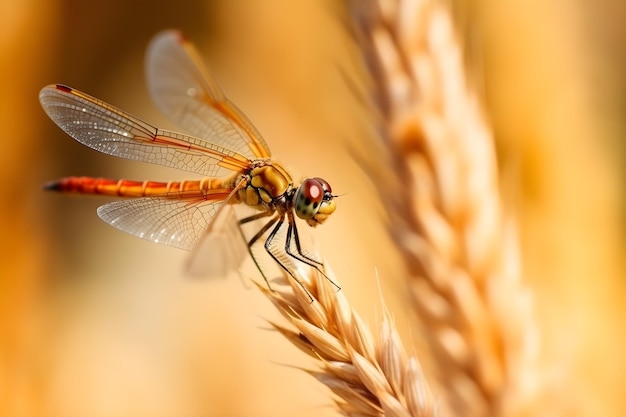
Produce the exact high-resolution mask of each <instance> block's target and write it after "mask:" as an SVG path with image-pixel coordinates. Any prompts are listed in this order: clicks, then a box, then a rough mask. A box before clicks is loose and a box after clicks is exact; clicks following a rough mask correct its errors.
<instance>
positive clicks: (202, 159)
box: [39, 85, 250, 177]
mask: <svg viewBox="0 0 626 417" xmlns="http://www.w3.org/2000/svg"><path fill="white" fill-rule="evenodd" d="M39 101H40V102H41V105H42V107H43V109H44V110H45V111H46V113H47V114H48V116H49V117H50V118H51V119H52V120H53V121H54V122H55V123H56V124H57V125H58V126H59V127H60V128H61V129H63V130H64V131H65V132H66V133H67V134H69V135H70V136H71V137H73V138H74V139H76V140H77V141H78V142H80V143H82V144H83V145H86V146H89V147H90V148H93V149H95V150H97V151H100V152H103V153H106V154H109V155H113V156H118V157H121V158H126V159H132V160H136V161H143V162H149V163H152V164H158V165H164V166H167V167H171V168H177V169H180V170H183V171H189V172H194V173H197V174H200V175H203V176H206V177H215V176H223V175H225V174H226V173H228V170H230V171H243V170H245V169H247V168H248V167H249V164H250V160H249V159H248V158H246V157H245V156H243V155H241V154H238V153H236V152H234V151H232V150H229V149H226V148H223V147H221V146H219V145H216V144H213V143H210V142H207V141H206V140H203V139H199V138H194V137H191V136H186V135H182V134H179V133H174V132H169V131H165V130H161V129H157V128H156V127H153V126H151V125H149V124H148V123H146V122H144V121H142V120H139V119H137V118H136V117H133V116H131V115H130V114H128V113H126V112H124V111H122V110H120V109H117V108H115V107H113V106H111V105H110V104H107V103H105V102H103V101H101V100H98V99H96V98H93V97H91V96H89V95H87V94H85V93H82V92H80V91H78V90H74V89H72V88H70V87H66V86H63V85H51V86H47V87H44V88H43V89H42V90H41V92H40V93H39Z"/></svg>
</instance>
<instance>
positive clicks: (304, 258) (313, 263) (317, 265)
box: [285, 213, 341, 291]
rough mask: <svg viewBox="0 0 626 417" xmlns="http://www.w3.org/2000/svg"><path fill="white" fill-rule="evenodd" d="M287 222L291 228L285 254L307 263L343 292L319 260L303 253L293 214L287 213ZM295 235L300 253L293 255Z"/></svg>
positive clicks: (288, 232) (288, 230) (286, 240)
mask: <svg viewBox="0 0 626 417" xmlns="http://www.w3.org/2000/svg"><path fill="white" fill-rule="evenodd" d="M287 221H288V222H289V227H288V229H287V238H286V239H285V252H287V254H288V255H289V256H291V257H292V258H294V259H297V260H298V261H300V262H302V263H305V264H307V265H309V266H310V267H312V268H315V270H316V271H317V272H319V273H320V274H322V275H323V276H324V278H326V279H327V280H328V282H330V283H331V284H333V286H334V287H335V288H337V291H340V290H341V287H340V286H339V285H337V283H336V282H335V281H333V280H332V279H330V278H329V277H328V276H327V275H326V274H325V273H324V271H322V268H321V267H322V266H323V265H324V264H323V263H322V262H320V261H318V260H317V259H313V258H312V257H310V256H308V255H307V254H305V253H303V252H302V246H301V245H300V236H298V227H297V226H296V222H295V219H294V217H293V213H287ZM292 234H293V238H294V240H295V242H296V250H297V251H298V253H297V254H296V253H293V252H292V251H291V236H292Z"/></svg>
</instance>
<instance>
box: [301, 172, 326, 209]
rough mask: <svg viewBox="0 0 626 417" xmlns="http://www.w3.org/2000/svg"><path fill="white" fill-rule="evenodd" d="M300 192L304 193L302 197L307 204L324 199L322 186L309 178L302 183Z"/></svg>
mask: <svg viewBox="0 0 626 417" xmlns="http://www.w3.org/2000/svg"><path fill="white" fill-rule="evenodd" d="M302 190H303V191H304V197H305V198H306V199H307V200H310V201H309V202H307V205H308V204H311V203H315V202H320V201H322V200H323V199H324V189H323V187H322V185H321V184H320V183H319V182H318V181H317V180H315V179H312V178H309V179H306V180H304V182H303V183H302Z"/></svg>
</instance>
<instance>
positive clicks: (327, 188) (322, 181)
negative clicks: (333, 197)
mask: <svg viewBox="0 0 626 417" xmlns="http://www.w3.org/2000/svg"><path fill="white" fill-rule="evenodd" d="M313 179H314V180H315V181H317V182H319V183H320V185H321V186H322V188H323V189H324V193H329V194H331V193H332V192H333V190H332V189H331V188H330V184H329V183H328V182H327V181H326V180H325V179H323V178H320V177H315V178H313Z"/></svg>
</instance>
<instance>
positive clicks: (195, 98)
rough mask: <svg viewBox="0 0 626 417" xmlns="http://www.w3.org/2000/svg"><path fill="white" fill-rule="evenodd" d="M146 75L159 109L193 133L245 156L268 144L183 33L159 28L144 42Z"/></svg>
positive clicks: (263, 154) (265, 153) (260, 152)
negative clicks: (151, 39) (150, 39)
mask: <svg viewBox="0 0 626 417" xmlns="http://www.w3.org/2000/svg"><path fill="white" fill-rule="evenodd" d="M146 77H147V80H148V88H149V90H150V93H151V94H152V98H153V100H154V101H155V103H156V104H157V106H158V107H159V108H160V109H161V111H162V112H163V113H164V114H166V115H167V116H168V117H170V118H171V119H172V120H173V121H174V122H175V123H177V124H178V125H179V126H180V127H182V128H183V129H185V130H187V131H188V132H189V133H191V134H192V135H195V136H198V137H200V138H202V139H206V140H207V141H209V142H211V143H215V144H217V145H220V146H222V147H224V148H228V149H232V150H233V151H235V152H238V153H240V154H242V155H244V156H246V157H248V158H250V159H255V158H267V157H269V156H270V150H269V147H268V146H267V143H266V142H265V140H264V139H263V137H262V136H261V134H260V133H259V132H258V130H257V129H256V128H255V127H254V125H253V124H252V122H250V120H249V119H248V118H247V117H246V116H245V115H244V114H243V112H242V111H241V110H239V109H238V108H237V106H235V105H234V104H233V103H232V102H231V101H230V100H229V99H228V98H227V97H226V96H225V95H224V92H223V91H222V89H221V88H220V87H219V85H218V83H217V81H216V80H215V78H213V76H212V75H211V73H210V72H209V71H208V70H207V69H206V67H205V66H204V65H203V63H202V60H201V59H200V56H199V54H198V53H197V51H196V50H195V48H194V47H193V45H192V44H191V43H190V42H188V41H187V40H186V39H185V38H184V37H183V36H182V34H180V33H179V32H177V31H173V30H171V31H166V32H162V33H160V34H158V35H157V36H156V37H155V38H154V39H153V41H152V42H151V43H150V46H149V47H148V52H147V57H146Z"/></svg>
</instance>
